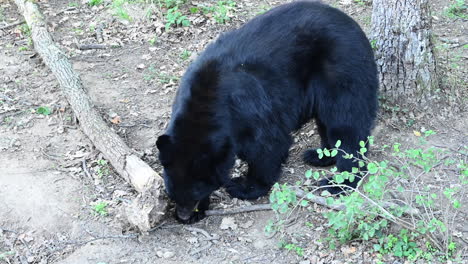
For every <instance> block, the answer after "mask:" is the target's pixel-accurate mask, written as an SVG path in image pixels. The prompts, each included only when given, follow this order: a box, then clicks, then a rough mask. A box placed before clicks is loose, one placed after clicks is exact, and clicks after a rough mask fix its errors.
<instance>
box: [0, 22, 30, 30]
mask: <svg viewBox="0 0 468 264" xmlns="http://www.w3.org/2000/svg"><path fill="white" fill-rule="evenodd" d="M24 23H26V21H25V20H21V21H17V22H14V23H11V24H9V25H6V26H3V27H0V30H5V29H9V28H12V27H16V26H18V25H21V24H24Z"/></svg>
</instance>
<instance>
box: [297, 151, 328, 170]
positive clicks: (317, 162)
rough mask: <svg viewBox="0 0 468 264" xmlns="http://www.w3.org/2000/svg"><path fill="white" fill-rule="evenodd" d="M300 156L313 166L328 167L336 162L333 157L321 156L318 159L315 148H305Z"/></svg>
mask: <svg viewBox="0 0 468 264" xmlns="http://www.w3.org/2000/svg"><path fill="white" fill-rule="evenodd" d="M302 158H303V160H304V162H305V163H307V164H310V165H312V166H314V167H328V166H331V165H333V164H335V163H336V160H335V158H332V157H326V156H323V157H322V158H321V159H320V158H319V156H318V153H317V149H309V150H306V151H305V152H304V155H303V157H302Z"/></svg>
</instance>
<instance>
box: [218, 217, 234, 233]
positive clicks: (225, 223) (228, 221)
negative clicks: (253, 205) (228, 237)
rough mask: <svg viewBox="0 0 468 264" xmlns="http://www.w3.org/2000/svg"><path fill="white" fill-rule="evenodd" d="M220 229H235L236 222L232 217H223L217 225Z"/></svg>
mask: <svg viewBox="0 0 468 264" xmlns="http://www.w3.org/2000/svg"><path fill="white" fill-rule="evenodd" d="M219 228H221V229H222V230H226V229H229V228H230V229H231V230H236V229H237V224H236V223H235V221H234V218H233V217H225V218H223V220H222V221H221V225H220V226H219Z"/></svg>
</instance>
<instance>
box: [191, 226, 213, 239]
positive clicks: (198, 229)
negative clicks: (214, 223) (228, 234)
mask: <svg viewBox="0 0 468 264" xmlns="http://www.w3.org/2000/svg"><path fill="white" fill-rule="evenodd" d="M185 230H187V231H190V232H195V233H200V234H202V235H204V236H205V237H206V238H207V240H216V239H219V237H218V235H216V234H215V235H213V236H210V234H208V232H206V231H205V230H203V229H201V228H197V227H185Z"/></svg>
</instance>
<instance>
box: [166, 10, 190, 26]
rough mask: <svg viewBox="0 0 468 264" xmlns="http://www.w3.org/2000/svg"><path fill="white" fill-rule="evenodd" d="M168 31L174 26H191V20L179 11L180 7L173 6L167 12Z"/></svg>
mask: <svg viewBox="0 0 468 264" xmlns="http://www.w3.org/2000/svg"><path fill="white" fill-rule="evenodd" d="M165 26H166V31H168V30H169V29H170V28H171V27H172V26H184V27H186V26H190V21H189V20H188V18H187V17H186V16H184V15H182V13H181V12H180V11H179V8H178V7H177V6H176V7H173V8H169V9H168V10H167V13H166V25H165Z"/></svg>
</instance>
